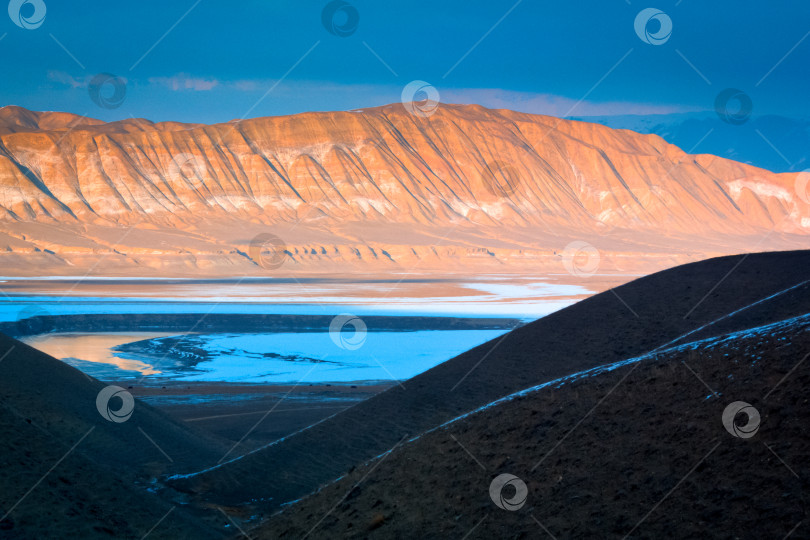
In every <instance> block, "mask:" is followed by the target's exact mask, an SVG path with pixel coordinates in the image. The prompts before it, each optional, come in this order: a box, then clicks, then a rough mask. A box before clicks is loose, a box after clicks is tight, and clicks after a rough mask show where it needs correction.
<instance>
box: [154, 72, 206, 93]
mask: <svg viewBox="0 0 810 540" xmlns="http://www.w3.org/2000/svg"><path fill="white" fill-rule="evenodd" d="M149 84H156V85H159V86H165V87H166V88H168V89H169V90H172V91H173V92H180V91H185V90H188V91H192V92H207V91H209V90H212V89H214V88H215V87H217V86H219V84H220V82H219V81H218V80H217V79H206V78H204V77H192V76H190V75H187V74H185V73H178V74H177V75H172V76H171V77H150V78H149Z"/></svg>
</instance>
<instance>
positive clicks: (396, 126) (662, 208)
mask: <svg viewBox="0 0 810 540" xmlns="http://www.w3.org/2000/svg"><path fill="white" fill-rule="evenodd" d="M799 180H800V179H799V178H798V177H797V175H796V174H775V173H771V172H769V171H766V170H763V169H758V168H756V167H752V166H749V165H746V164H742V163H738V162H735V161H731V160H727V159H722V158H719V157H716V156H713V155H707V154H703V155H690V154H687V153H685V152H684V151H683V150H681V149H680V148H678V147H676V146H673V145H670V144H668V143H666V142H665V141H664V140H663V139H661V138H660V137H658V136H656V135H642V134H638V133H635V132H632V131H628V130H614V129H610V128H607V127H604V126H601V125H597V124H591V123H586V122H577V121H569V120H561V119H557V118H553V117H548V116H538V115H531V114H524V113H518V112H514V111H509V110H490V109H485V108H483V107H480V106H475V105H470V106H466V105H464V106H463V105H449V104H442V105H441V106H440V107H439V108H438V110H437V111H436V113H435V114H433V115H432V116H430V117H427V118H423V117H420V116H415V115H412V114H410V113H409V112H408V111H407V110H406V109H405V108H404V107H403V106H402V105H401V104H395V105H388V106H384V107H376V108H369V109H364V110H358V111H348V112H313V113H304V114H297V115H292V116H280V117H265V118H255V119H249V120H243V121H232V122H228V123H222V124H215V125H203V124H182V123H175V122H162V123H153V122H150V121H148V120H143V119H131V120H124V121H120V122H112V123H105V122H102V121H99V120H94V119H90V118H84V117H80V116H76V115H72V114H69V113H59V112H33V111H28V110H26V109H23V108H20V107H14V106H8V107H3V108H0V247H2V258H0V264H2V265H3V274H5V275H32V274H53V275H83V274H84V273H86V272H88V271H90V270H92V272H93V273H94V274H97V275H128V276H132V275H147V276H151V275H191V276H193V275H206V276H216V275H228V276H233V275H242V274H245V275H253V274H256V275H266V274H267V272H268V270H270V271H272V272H273V273H274V274H284V273H297V272H302V273H309V272H311V273H318V272H327V271H328V272H357V271H360V272H371V273H374V272H389V271H413V270H415V269H418V270H419V271H424V272H449V273H453V272H470V273H472V272H481V271H497V272H505V273H510V272H521V273H526V272H533V273H534V272H536V273H541V272H548V271H556V272H562V271H564V269H563V266H562V265H561V263H560V256H561V254H562V253H563V251H564V250H565V248H566V246H569V245H570V244H571V243H572V242H575V241H577V242H580V243H579V244H577V245H582V243H587V244H590V245H592V246H593V247H594V249H595V250H597V251H598V253H599V256H600V271H606V272H616V271H645V272H646V271H650V270H652V269H656V268H661V267H665V266H672V265H674V264H677V263H680V262H685V261H688V260H696V259H700V258H705V257H707V256H711V255H717V254H724V253H736V252H742V251H757V250H764V249H765V250H767V249H789V248H798V247H806V244H807V240H808V236H807V234H808V232H810V205H808V203H807V202H806V201H805V200H804V199H805V198H806V195H805V197H802V196H801V194H800V193H797V191H796V188H795V186H796V185H797V183H798V184H801V182H800V181H799ZM268 235H273V236H274V237H278V238H279V239H281V240H282V241H283V243H284V248H285V249H286V255H285V256H284V257H283V260H281V259H280V260H278V261H277V262H278V264H276V263H275V262H273V263H272V264H267V259H268V255H267V253H268V250H270V251H272V250H273V249H276V250H279V249H281V248H279V245H278V242H277V241H275V240H274V241H273V242H276V244H273V243H272V242H271V243H269V244H268V245H267V246H265V248H264V250H262V249H261V247H262V246H261V244H262V243H267V238H268ZM257 237H258V240H257ZM268 246H269V247H268ZM274 246H275V247H274ZM271 258H272V257H271ZM274 261H275V259H274Z"/></svg>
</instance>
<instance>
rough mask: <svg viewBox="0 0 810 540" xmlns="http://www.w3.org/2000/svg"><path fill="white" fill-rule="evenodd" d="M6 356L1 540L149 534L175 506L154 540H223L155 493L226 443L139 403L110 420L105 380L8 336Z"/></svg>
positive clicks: (0, 420)
mask: <svg viewBox="0 0 810 540" xmlns="http://www.w3.org/2000/svg"><path fill="white" fill-rule="evenodd" d="M0 357H2V361H0V467H2V471H3V474H2V475H0V516H2V520H0V537H3V538H94V537H100V538H113V537H115V538H140V537H142V536H143V535H145V534H146V533H147V532H148V531H149V530H150V529H151V528H152V527H153V526H155V525H156V524H157V523H158V521H159V520H160V519H161V517H162V516H164V515H166V514H167V512H169V511H170V510H171V514H170V515H168V516H167V517H166V519H164V520H163V521H162V522H161V524H160V527H158V528H156V529H155V530H154V531H153V532H152V534H150V538H216V537H218V536H220V533H218V532H216V531H214V530H212V529H210V528H209V527H208V526H207V525H205V524H202V523H200V522H199V521H198V520H192V519H191V518H189V517H188V516H186V514H185V513H184V512H183V510H182V509H179V508H174V509H173V510H172V508H173V505H172V504H170V503H168V502H166V501H163V500H161V499H159V498H158V496H156V495H154V494H152V493H150V492H149V491H148V490H147V488H148V487H149V482H150V481H151V480H152V479H153V478H154V477H155V476H157V475H159V474H164V473H170V472H173V471H184V470H188V469H190V468H192V467H199V465H200V464H201V463H204V462H207V461H208V460H210V459H214V456H218V455H221V452H222V451H223V450H222V446H221V445H220V443H219V442H217V441H213V440H210V439H208V438H207V437H204V436H202V435H199V434H197V433H195V432H192V431H190V430H189V429H187V428H185V427H183V426H181V425H180V424H178V423H176V422H174V421H173V420H171V419H169V418H168V417H167V416H165V415H163V414H162V413H160V412H159V411H157V410H155V409H153V408H152V407H150V406H148V405H146V404H144V403H142V402H139V401H138V402H136V403H135V409H134V411H133V414H132V416H131V417H130V418H129V419H128V420H126V421H125V422H122V423H116V422H110V421H108V420H106V419H105V418H103V417H102V416H101V414H100V413H99V412H98V410H97V408H96V397H97V395H98V393H99V391H100V390H101V389H102V388H104V387H105V386H106V385H105V384H104V383H102V382H100V381H98V380H96V379H93V378H91V377H89V376H87V375H84V374H83V373H81V372H80V371H78V370H76V369H74V368H72V367H70V366H68V365H66V364H64V363H62V362H60V361H58V360H56V359H54V358H51V357H50V356H47V355H45V354H43V353H41V352H39V351H37V350H35V349H33V348H31V347H29V346H27V345H25V344H23V343H21V342H19V341H16V340H14V339H11V338H9V337H6V336H4V335H2V334H0ZM116 399H118V398H116ZM111 406H112V408H113V410H115V409H118V408H119V407H120V402H115V401H113V402H111ZM219 517H220V518H221V516H219ZM219 521H221V522H224V519H219Z"/></svg>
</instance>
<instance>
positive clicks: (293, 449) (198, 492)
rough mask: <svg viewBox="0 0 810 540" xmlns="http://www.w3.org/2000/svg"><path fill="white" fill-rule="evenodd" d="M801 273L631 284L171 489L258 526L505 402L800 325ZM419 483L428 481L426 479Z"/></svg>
mask: <svg viewBox="0 0 810 540" xmlns="http://www.w3.org/2000/svg"><path fill="white" fill-rule="evenodd" d="M808 268H810V252H783V253H767V254H752V255H747V256H734V257H723V258H718V259H711V260H707V261H703V262H700V263H694V264H689V265H685V266H681V267H677V268H673V269H671V270H667V271H664V272H659V273H657V274H654V275H652V276H648V277H645V278H642V279H638V280H636V281H633V282H631V283H629V284H627V285H624V286H621V287H618V288H616V289H614V290H611V291H607V292H605V293H602V294H599V295H596V296H594V297H592V298H589V299H587V300H584V301H582V302H579V303H578V304H576V305H574V306H572V307H569V308H567V309H564V310H561V311H559V312H557V313H555V314H553V315H550V316H548V317H545V318H543V319H540V320H538V321H536V322H534V323H531V324H529V325H526V326H524V327H522V328H518V329H516V330H514V331H512V332H510V333H509V334H507V335H506V336H505V337H503V338H499V339H497V340H494V341H492V342H489V343H486V344H484V345H481V346H479V347H476V348H474V349H472V350H470V351H468V352H466V353H464V354H462V355H460V356H458V357H456V358H453V359H451V360H449V361H448V362H445V363H443V364H441V365H439V366H437V367H435V368H433V369H431V370H429V371H427V372H425V373H423V374H421V375H419V376H417V377H415V378H413V379H411V380H409V381H406V382H404V383H403V386H401V387H393V388H392V389H390V390H388V391H386V392H384V393H382V394H379V395H377V396H375V397H374V398H371V399H369V400H367V401H365V402H363V403H361V404H359V405H357V406H355V407H352V408H351V409H349V410H346V411H343V412H341V413H339V414H337V415H335V416H333V417H330V418H328V419H326V420H325V421H322V422H321V423H319V424H317V425H315V426H312V427H310V428H308V429H306V430H304V431H301V432H299V433H297V434H294V435H292V436H289V437H287V438H285V439H283V440H281V441H278V442H276V443H274V444H272V445H270V446H267V447H265V448H262V449H259V450H257V451H254V452H252V453H250V454H248V455H246V456H244V457H241V458H237V459H234V460H232V461H229V462H225V463H224V464H222V465H219V466H215V467H211V468H209V469H206V470H204V471H202V472H200V473H196V474H192V475H181V476H176V477H174V478H172V479H171V480H170V485H171V486H172V487H173V488H175V489H178V490H181V491H184V492H186V493H189V494H190V495H191V496H192V497H193V499H194V500H195V501H196V502H197V503H199V504H211V503H214V504H220V505H242V506H243V509H242V510H241V511H240V512H239V513H237V514H235V515H237V516H244V517H246V516H256V515H262V513H263V514H264V515H265V516H267V515H269V513H270V512H271V511H273V510H274V509H277V508H278V507H279V505H281V504H283V503H287V502H289V501H293V500H295V499H299V498H301V497H303V496H305V495H307V494H308V493H311V492H313V491H315V490H316V489H318V488H319V487H320V486H322V485H324V484H326V483H328V482H331V481H333V480H334V479H336V478H338V477H341V476H343V475H344V474H346V473H347V471H349V470H350V469H352V468H353V467H355V466H357V465H359V464H362V463H364V462H366V461H368V460H370V459H373V458H374V457H375V456H378V455H380V454H382V453H384V452H387V451H388V450H390V449H391V448H393V447H394V446H396V445H397V444H399V443H400V442H401V441H405V440H408V439H410V438H412V437H414V436H417V435H420V434H422V433H424V432H426V431H428V430H430V429H432V428H435V427H436V426H439V425H441V424H443V423H444V422H447V421H449V420H451V419H453V418H455V417H457V416H459V415H462V414H464V413H466V412H469V411H471V410H474V409H476V408H477V407H481V406H483V405H485V404H487V403H490V402H492V401H494V400H496V399H499V398H501V397H503V396H506V395H508V394H511V393H513V392H516V391H519V390H522V389H525V388H527V387H531V386H533V385H537V384H540V383H543V382H547V381H550V380H554V379H557V378H559V377H563V376H566V375H569V374H571V373H576V372H580V371H583V370H587V369H591V368H593V367H596V366H600V365H605V364H609V363H613V362H618V361H622V360H625V359H628V358H631V357H634V356H638V355H642V354H645V353H648V352H649V351H653V350H656V349H663V348H666V347H668V346H670V344H673V343H676V342H677V343H682V342H684V341H689V340H691V339H695V338H696V337H697V336H702V337H708V336H711V335H718V334H720V333H724V332H731V331H736V330H742V329H745V328H750V327H754V326H760V325H763V324H768V323H771V322H774V321H777V320H781V319H783V318H787V317H791V316H796V315H801V314H804V313H806V312H807V311H810V310H808V309H807V308H808V305H810V288H809V287H807V285H806V283H805V281H806V280H808V278H810V272H808V270H807V269H808ZM359 352H362V350H361V351H359ZM403 357H404V358H407V351H403ZM572 399H574V400H575V399H576V396H575V395H574V396H572ZM567 404H568V402H566V405H567ZM675 414H677V413H675ZM627 425H628V426H630V428H629V429H635V428H634V427H633V424H632V423H629V424H627ZM212 465H213V463H212ZM425 474H427V475H428V476H427V478H431V476H430V474H431V473H430V470H429V469H428V470H427V471H426V472H425ZM445 480H446V481H451V480H449V479H444V480H441V481H445ZM437 481H439V479H437ZM391 489H392V490H394V491H396V490H397V489H398V487H397V485H396V484H393V485H392V486H391ZM358 526H359V525H358Z"/></svg>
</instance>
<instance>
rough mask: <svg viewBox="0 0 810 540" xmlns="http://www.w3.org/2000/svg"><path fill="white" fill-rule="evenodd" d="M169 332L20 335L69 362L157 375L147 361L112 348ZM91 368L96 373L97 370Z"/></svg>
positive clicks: (37, 346) (34, 345) (33, 345)
mask: <svg viewBox="0 0 810 540" xmlns="http://www.w3.org/2000/svg"><path fill="white" fill-rule="evenodd" d="M172 335H174V334H170V333H165V332H163V333H159V332H120V333H110V334H106V333H99V334H78V333H67V334H43V335H39V336H30V337H26V338H22V339H21V341H22V342H23V343H26V344H28V345H30V346H31V347H34V348H35V349H38V350H40V351H42V352H44V353H45V354H49V355H51V356H53V357H54V358H58V359H60V360H65V361H68V363H71V364H73V363H74V362H70V361H71V360H78V361H80V363H83V362H89V363H92V364H101V365H103V366H107V367H109V368H113V369H112V371H117V370H121V371H128V372H135V373H139V374H140V375H157V374H159V373H161V372H160V371H158V370H156V369H154V367H153V366H151V365H150V364H146V363H144V362H141V361H138V360H133V359H127V358H121V357H120V356H117V355H116V353H115V352H114V351H113V350H112V349H113V347H117V346H118V345H122V344H124V343H132V342H133V341H140V340H142V339H153V338H159V337H167V336H172ZM99 367H102V366H99ZM85 371H87V370H85ZM92 371H94V372H99V370H92ZM102 371H106V370H102ZM93 374H95V373H93Z"/></svg>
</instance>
